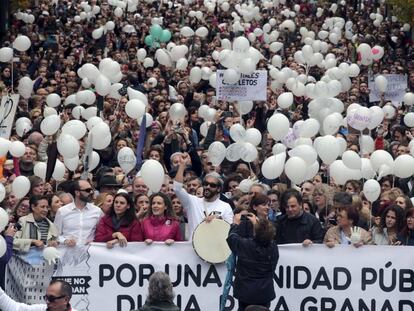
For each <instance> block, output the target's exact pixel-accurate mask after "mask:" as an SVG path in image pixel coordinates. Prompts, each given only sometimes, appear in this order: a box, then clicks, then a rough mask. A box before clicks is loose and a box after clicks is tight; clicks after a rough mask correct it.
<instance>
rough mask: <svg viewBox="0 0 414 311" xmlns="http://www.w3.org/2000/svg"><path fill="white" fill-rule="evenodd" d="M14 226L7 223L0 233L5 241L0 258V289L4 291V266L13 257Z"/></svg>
mask: <svg viewBox="0 0 414 311" xmlns="http://www.w3.org/2000/svg"><path fill="white" fill-rule="evenodd" d="M16 231H17V229H16V226H15V224H11V223H9V225H8V226H7V227H6V229H5V230H4V231H3V232H2V233H1V235H2V236H3V238H4V240H5V241H6V246H7V248H6V252H5V253H4V255H3V256H1V257H0V287H1V288H2V289H4V277H5V275H6V265H7V263H8V262H9V260H10V259H11V257H12V255H13V238H14V235H15V234H16Z"/></svg>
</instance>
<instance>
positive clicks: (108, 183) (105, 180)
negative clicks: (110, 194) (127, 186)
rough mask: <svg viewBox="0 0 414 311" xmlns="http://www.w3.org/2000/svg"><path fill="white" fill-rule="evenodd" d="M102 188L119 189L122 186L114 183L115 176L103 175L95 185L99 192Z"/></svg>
mask: <svg viewBox="0 0 414 311" xmlns="http://www.w3.org/2000/svg"><path fill="white" fill-rule="evenodd" d="M102 187H110V188H111V187H112V188H121V187H122V185H121V184H119V183H118V182H117V181H116V178H115V176H113V175H104V176H102V177H101V178H100V179H99V181H98V185H97V187H96V188H97V189H98V190H100V189H101V188H102Z"/></svg>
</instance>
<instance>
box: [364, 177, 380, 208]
mask: <svg viewBox="0 0 414 311" xmlns="http://www.w3.org/2000/svg"><path fill="white" fill-rule="evenodd" d="M362 192H363V193H364V195H365V197H366V198H367V199H368V201H370V202H371V203H372V202H374V201H376V200H377V199H378V198H379V196H380V194H381V186H380V184H379V183H378V181H376V180H375V179H369V180H367V181H366V182H365V183H364V187H363V190H362Z"/></svg>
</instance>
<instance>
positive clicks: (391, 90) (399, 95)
mask: <svg viewBox="0 0 414 311" xmlns="http://www.w3.org/2000/svg"><path fill="white" fill-rule="evenodd" d="M383 76H384V77H385V78H386V79H387V81H388V84H387V91H386V92H385V93H384V98H385V100H390V101H392V102H402V100H403V97H404V94H405V92H406V89H407V76H406V75H397V74H388V75H383ZM375 77H376V75H375V76H373V75H369V76H368V88H369V91H370V92H369V102H370V103H372V102H377V101H380V100H381V92H380V91H379V90H378V89H377V87H376V85H375Z"/></svg>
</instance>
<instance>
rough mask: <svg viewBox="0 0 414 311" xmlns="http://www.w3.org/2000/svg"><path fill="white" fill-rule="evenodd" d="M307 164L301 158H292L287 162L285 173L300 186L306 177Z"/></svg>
mask: <svg viewBox="0 0 414 311" xmlns="http://www.w3.org/2000/svg"><path fill="white" fill-rule="evenodd" d="M306 169H307V165H306V162H305V161H304V160H303V159H301V158H299V157H292V158H290V159H289V160H287V161H286V164H285V173H286V176H287V177H288V178H289V179H290V180H291V181H292V182H293V183H294V184H300V183H302V182H303V181H304V180H305V177H306Z"/></svg>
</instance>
